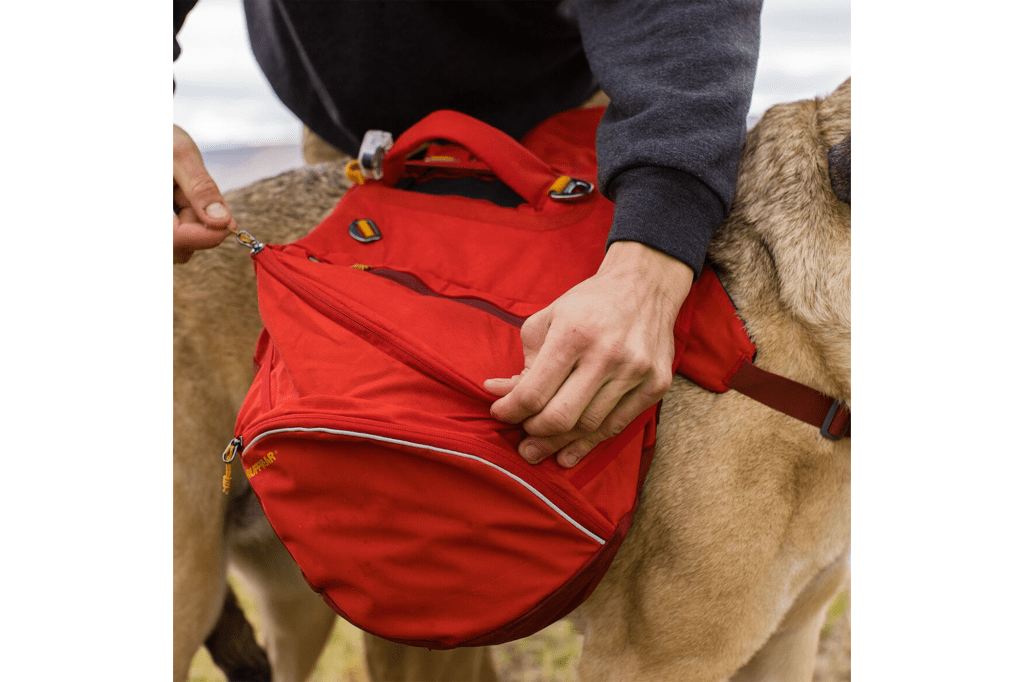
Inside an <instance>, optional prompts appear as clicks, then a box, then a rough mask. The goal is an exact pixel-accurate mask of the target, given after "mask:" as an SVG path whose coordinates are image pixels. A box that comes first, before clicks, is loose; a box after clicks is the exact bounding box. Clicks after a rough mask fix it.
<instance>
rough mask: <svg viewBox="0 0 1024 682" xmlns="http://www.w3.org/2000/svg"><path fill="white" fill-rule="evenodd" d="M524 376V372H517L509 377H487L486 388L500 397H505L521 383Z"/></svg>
mask: <svg viewBox="0 0 1024 682" xmlns="http://www.w3.org/2000/svg"><path fill="white" fill-rule="evenodd" d="M522 376H523V375H522V374H517V375H515V376H514V377H509V378H507V379H487V380H485V381H484V390H485V391H487V392H488V393H491V394H493V395H496V396H498V397H499V398H501V397H504V396H506V395H508V394H509V392H510V391H511V390H512V389H513V388H515V387H516V385H518V384H519V380H520V378H521V377H522Z"/></svg>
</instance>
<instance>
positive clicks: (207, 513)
mask: <svg viewBox="0 0 1024 682" xmlns="http://www.w3.org/2000/svg"><path fill="white" fill-rule="evenodd" d="M851 87H852V86H851V81H849V80H847V81H846V82H845V83H843V84H842V85H841V86H840V87H839V88H838V89H837V90H836V91H835V92H834V93H832V94H831V95H829V96H828V97H825V98H823V99H815V100H809V101H802V102H796V103H792V104H783V105H777V106H775V107H772V108H771V109H769V110H768V111H767V112H766V113H765V114H764V116H763V117H762V118H761V120H760V121H759V122H758V123H757V124H756V125H755V126H754V127H753V128H752V129H751V130H750V131H749V133H748V136H747V140H746V144H745V147H744V152H743V157H742V160H741V163H740V168H739V176H738V184H737V192H736V199H735V201H734V204H733V207H732V210H731V211H730V213H729V215H728V216H727V218H726V220H725V221H724V223H723V224H722V226H721V227H720V228H719V230H718V231H717V232H716V234H715V237H714V238H713V241H712V243H711V245H710V247H709V249H708V261H709V263H710V265H711V266H712V267H714V268H715V269H716V270H717V272H718V273H719V276H720V278H721V280H722V283H723V285H724V286H725V288H726V290H727V291H728V292H729V295H730V296H731V298H732V299H733V301H734V303H735V304H736V306H737V310H738V314H739V315H740V317H741V318H742V319H743V321H744V322H745V324H746V326H747V330H748V332H749V334H750V336H751V338H752V339H753V341H754V342H755V343H756V345H757V349H758V350H757V358H756V364H757V365H758V366H760V367H762V368H764V369H767V370H769V371H772V372H774V373H776V374H781V375H783V376H786V377H788V378H790V379H793V380H795V381H798V382H801V383H803V384H806V385H807V386H810V387H812V388H814V389H817V390H818V391H820V392H822V393H823V394H825V395H829V396H831V397H834V398H837V399H839V400H840V401H842V402H843V403H845V404H846V405H847V406H849V405H850V398H851V379H850V365H851V358H850V326H851V315H850V229H851V226H850V216H851V213H850V149H851V147H850V137H851V135H850V133H851V131H850V100H851ZM348 186H349V180H348V179H347V178H346V177H345V173H344V162H331V163H322V164H317V165H314V166H309V167H307V168H302V169H297V170H294V171H290V172H288V173H285V174H283V175H280V176H278V177H276V178H272V179H268V180H263V181H260V182H257V183H255V184H253V185H250V186H249V187H246V188H243V189H240V190H236V191H233V192H229V193H228V194H227V195H226V196H225V199H226V201H227V202H228V204H229V205H230V206H231V208H232V213H233V215H234V216H235V218H236V220H237V222H238V224H239V226H240V227H242V228H243V229H246V230H249V231H250V232H252V233H253V234H254V235H256V236H257V237H258V238H260V239H261V240H262V241H266V242H269V243H284V242H288V241H291V240H294V239H297V238H299V237H301V236H303V235H304V234H305V232H307V231H308V230H309V229H310V228H311V227H313V226H315V225H317V224H318V223H319V222H320V221H321V220H322V219H323V218H324V217H326V215H327V214H328V213H329V212H330V210H331V209H332V208H333V207H334V205H335V204H336V203H337V201H338V199H339V198H340V197H341V195H342V194H343V193H344V191H345V190H346V189H347V187H348ZM260 328H261V323H260V320H259V315H258V311H257V306H256V296H255V279H254V276H253V269H252V265H251V263H250V262H249V255H248V251H247V250H246V249H243V248H240V247H234V246H233V245H230V244H225V245H222V246H221V247H219V248H216V249H212V250H209V251H204V252H200V253H197V254H196V255H195V257H194V258H193V260H192V262H191V263H190V264H189V265H187V266H184V267H176V268H175V282H174V335H175V336H174V680H175V681H176V682H182V681H183V680H185V678H186V675H187V672H188V667H189V664H190V661H191V659H192V656H193V654H194V653H195V652H196V650H197V649H198V648H199V647H200V646H202V645H203V643H204V642H207V645H208V647H210V648H211V654H215V655H214V660H215V661H217V660H218V655H217V654H216V652H220V651H222V650H230V651H242V652H247V653H244V654H243V655H241V658H243V659H246V660H244V661H237V660H236V661H235V663H233V665H234V666H235V667H234V668H232V670H233V671H235V672H232V670H228V669H227V667H226V666H225V671H226V672H227V673H228V675H229V679H239V678H238V677H235V676H233V675H241V674H243V673H241V672H238V671H241V670H247V671H248V672H247V673H245V674H247V675H249V677H248V679H263V678H259V677H258V676H259V675H267V676H268V677H267V678H269V672H270V671H269V670H268V667H269V668H270V669H272V672H273V679H274V680H275V681H277V682H281V681H284V682H292V681H295V682H298V681H300V680H303V679H305V677H306V676H307V675H308V674H309V672H310V671H311V670H312V667H313V665H314V664H315V662H316V659H317V657H318V656H319V653H320V651H321V649H322V648H323V646H324V643H325V641H326V640H327V638H328V636H329V634H330V631H331V628H332V626H333V624H334V618H335V615H334V612H333V611H331V610H330V609H329V608H328V607H327V606H326V605H324V603H323V602H322V601H321V600H320V598H319V597H318V596H317V595H316V594H314V593H313V592H312V591H311V590H310V589H309V588H308V586H307V585H306V583H305V581H304V579H303V578H302V575H301V573H300V572H299V570H298V568H297V566H296V565H295V564H294V562H292V560H291V558H290V556H289V555H288V553H287V551H286V550H285V549H284V547H283V545H281V543H280V541H279V540H278V539H277V538H276V536H275V535H274V533H273V531H272V529H271V528H270V526H269V524H268V523H267V521H266V518H265V517H264V516H263V514H262V512H261V510H260V508H259V505H258V503H257V502H256V500H255V497H254V494H253V493H252V491H251V489H250V488H249V486H248V485H247V483H246V482H245V477H244V475H242V472H241V471H240V468H239V464H238V462H237V460H236V461H235V462H234V463H233V464H232V465H230V466H232V467H233V468H234V471H233V480H234V484H233V486H232V488H231V492H230V495H228V496H225V495H224V494H223V493H222V491H221V478H222V475H223V474H224V468H225V465H224V464H223V463H222V461H221V458H220V456H219V454H220V452H221V451H222V450H223V449H224V447H225V446H226V445H227V443H228V441H229V440H230V439H231V438H232V436H233V435H234V434H233V433H232V431H233V425H234V420H235V415H236V413H237V410H238V408H239V406H240V404H241V401H242V399H243V397H244V396H245V394H246V391H247V390H248V388H249V384H250V383H251V381H252V350H253V348H254V346H255V340H256V337H257V335H258V333H259V330H260ZM850 442H851V441H850V439H849V438H846V439H843V440H839V441H833V440H828V439H825V438H823V437H822V436H821V435H820V434H819V431H818V429H817V428H815V427H812V426H808V425H807V424H804V423H803V422H800V421H797V420H795V419H793V418H791V417H788V416H786V415H784V414H782V413H779V412H774V411H772V410H771V409H769V408H767V407H765V406H764V405H761V404H760V403H757V402H755V401H753V400H751V399H749V398H747V397H745V396H743V395H740V394H739V393H737V392H735V391H730V392H728V393H724V394H715V393H710V392H708V391H705V390H703V389H701V388H699V387H697V386H695V385H694V384H692V383H690V382H689V381H687V380H686V379H683V378H681V377H676V378H675V379H674V381H673V384H672V387H671V389H670V390H669V392H668V393H667V395H666V396H665V398H664V401H663V404H662V408H661V420H660V425H659V433H658V448H657V451H656V453H655V457H654V462H653V465H652V468H651V470H650V473H649V475H648V477H647V482H646V484H645V487H644V491H643V496H642V499H641V505H640V508H639V510H638V513H637V516H636V519H635V522H634V525H633V528H632V530H631V531H630V534H629V536H628V538H627V539H626V541H625V543H624V544H623V546H622V548H621V549H620V551H619V553H618V555H617V557H616V559H615V561H614V562H613V564H612V566H611V568H610V569H609V571H608V573H607V574H606V576H605V578H604V580H603V581H602V583H601V584H600V585H599V586H598V588H597V590H596V591H595V592H594V593H593V595H591V597H590V598H589V599H588V600H587V601H586V602H585V603H584V604H583V605H582V606H581V607H580V608H579V609H577V610H576V612H575V613H574V614H573V615H572V616H571V617H572V618H573V620H574V621H575V622H576V624H577V627H578V629H579V630H580V631H581V632H582V633H583V634H584V644H583V649H582V654H581V660H580V662H579V666H578V674H579V679H580V680H585V681H587V682H595V681H598V680H614V681H616V682H621V681H624V680H629V681H630V682H643V681H646V680H650V681H652V682H654V681H656V682H666V681H670V680H679V681H686V682H720V681H722V680H733V681H734V682H742V681H746V680H761V681H765V680H779V681H785V682H795V681H799V680H810V679H811V676H812V674H813V670H814V662H815V654H816V651H817V648H818V636H819V632H820V630H821V625H822V623H823V621H824V618H825V613H826V609H827V607H828V606H829V604H830V603H831V601H832V599H833V597H834V596H835V595H836V594H837V593H838V592H839V591H840V590H841V589H843V588H844V587H845V586H846V584H847V581H848V579H849V551H850V456H851V450H850ZM229 564H230V566H231V567H232V568H233V570H234V571H235V572H236V573H237V574H238V575H239V576H240V577H241V578H242V579H243V581H244V582H245V584H246V585H247V586H249V587H250V588H251V589H252V592H253V595H254V599H255V601H256V604H257V608H258V609H259V611H260V615H261V621H262V630H263V637H264V641H263V642H262V645H263V647H264V648H265V650H266V658H265V659H264V658H260V655H261V654H262V651H261V649H260V648H259V647H254V646H252V645H251V643H250V642H248V640H249V639H251V637H252V635H251V630H247V628H246V627H240V626H239V619H238V617H237V614H234V608H237V607H234V608H232V604H233V595H232V594H231V593H230V590H229V588H228V586H227V583H226V578H225V576H226V572H227V568H228V565H229ZM232 614H234V615H233V617H228V616H231V615H232ZM242 620H243V621H244V619H242ZM366 649H367V666H368V669H369V673H370V676H371V678H372V679H374V680H447V681H451V680H462V679H465V680H478V681H490V680H497V676H496V674H495V672H494V668H493V665H492V663H491V661H490V658H489V655H488V653H487V650H486V649H481V648H477V649H456V650H452V651H443V652H437V651H427V650H424V649H415V648H409V647H403V646H401V645H397V644H393V643H389V642H385V641H383V640H379V639H376V638H373V637H370V636H367V639H366ZM221 658H222V660H223V656H221ZM268 660H269V666H268V663H267V661H268ZM247 666H248V667H247ZM257 669H258V671H257V672H252V671H253V670H257Z"/></svg>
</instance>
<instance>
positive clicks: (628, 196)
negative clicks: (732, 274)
mask: <svg viewBox="0 0 1024 682" xmlns="http://www.w3.org/2000/svg"><path fill="white" fill-rule="evenodd" d="M607 195H608V197H609V198H610V199H611V200H612V201H613V202H615V219H614V221H613V222H612V228H611V231H610V232H609V233H608V243H607V245H606V248H607V246H610V245H611V244H612V243H614V242H619V241H632V242H640V243H641V244H646V245H647V246H650V247H652V248H655V249H658V250H659V251H661V252H663V253H666V254H668V255H670V256H672V257H673V258H675V259H677V260H680V261H682V262H683V263H685V264H686V265H688V266H689V267H690V268H691V269H692V270H693V273H694V277H696V276H697V275H698V274H700V271H701V268H702V267H703V266H704V256H705V254H706V253H707V248H708V243H709V242H710V241H711V235H712V233H713V232H714V231H715V228H717V227H718V225H719V223H721V222H722V219H723V218H724V217H725V208H724V207H723V206H722V202H721V200H719V198H718V197H717V196H716V195H715V194H714V193H713V192H712V191H711V190H710V189H709V188H708V186H707V185H705V184H704V183H703V182H701V181H700V180H698V179H697V178H695V177H693V176H692V175H690V174H689V173H685V172H683V171H679V170H675V169H673V168H664V167H657V166H644V167H637V168H630V169H628V170H625V171H623V172H621V173H619V174H618V175H616V176H615V177H614V178H613V179H612V181H611V182H610V183H609V185H608V188H607Z"/></svg>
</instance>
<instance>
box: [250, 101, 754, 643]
mask: <svg viewBox="0 0 1024 682" xmlns="http://www.w3.org/2000/svg"><path fill="white" fill-rule="evenodd" d="M601 113H602V111H601V110H599V109H580V110H573V111H568V112H565V113H563V114H559V115H557V116H555V117H553V118H551V119H549V120H547V121H545V122H544V123H542V124H541V125H540V126H538V127H537V128H536V129H535V130H533V131H531V132H530V133H529V134H528V135H527V136H526V137H525V138H524V139H523V140H522V142H521V143H520V142H517V141H515V140H513V139H512V138H510V137H508V136H507V135H505V134H503V133H501V132H499V131H498V130H495V129H494V128H491V127H490V126H487V125H485V124H483V123H482V122H480V121H477V120H475V119H472V118H470V117H467V116H464V115H462V114H458V113H455V112H451V111H442V112H437V113H434V114H432V115H430V116H428V117H427V118H426V119H424V120H423V121H421V122H420V123H418V124H416V125H415V126H413V127H412V128H410V129H409V130H408V131H407V132H406V133H404V134H403V135H402V136H401V137H400V138H399V139H398V140H397V141H396V142H395V144H394V146H393V147H392V148H391V150H390V151H389V152H388V153H387V155H386V156H385V157H384V159H383V164H382V175H381V177H380V179H377V180H374V179H365V178H362V177H361V178H360V180H365V182H362V183H361V184H359V185H357V186H354V187H353V188H352V189H351V190H349V191H348V192H347V193H346V194H345V195H344V197H343V198H342V199H341V200H340V202H339V203H338V205H337V207H336V208H335V210H334V211H333V212H332V213H331V215H330V216H329V217H328V218H327V219H326V220H324V221H323V223H321V224H320V225H319V226H317V227H316V228H315V229H314V230H313V231H312V232H311V233H310V234H309V235H307V236H306V237H304V238H302V239H300V240H298V241H296V242H294V243H291V244H285V245H262V244H259V243H258V242H255V241H250V245H251V246H252V247H253V255H252V258H253V262H254V264H255V268H256V274H257V286H258V297H259V308H260V315H261V317H262V319H263V323H264V325H265V328H264V330H263V332H262V334H261V336H260V338H259V342H258V344H257V348H256V354H255V360H256V365H257V371H256V376H255V380H254V382H253V384H252V387H251V389H250V391H249V393H248V395H247V397H246V399H245V401H244V404H243V405H242V408H241V410H240V413H239V415H238V420H237V423H236V427H235V434H236V436H237V438H236V440H235V441H233V446H232V448H236V447H237V449H238V450H240V451H241V460H242V464H243V466H244V468H245V473H246V476H247V477H248V478H249V481H250V483H251V485H252V488H253V490H254V491H255V493H256V495H257V496H258V498H259V501H260V503H261V505H262V507H263V509H264V511H265V513H266V515H267V518H268V519H269V520H270V523H271V525H272V526H273V528H274V530H275V532H276V533H277V535H278V536H279V537H280V539H281V540H282V542H283V543H284V545H285V547H287V549H288V551H289V552H290V553H291V555H292V557H293V558H294V559H295V561H296V562H297V563H298V565H299V567H300V568H301V569H302V572H303V574H304V575H305V577H306V580H307V581H308V582H309V584H310V586H311V587H312V588H313V589H314V590H316V591H317V592H318V593H319V594H320V595H321V596H322V597H323V599H324V600H325V601H326V602H327V603H328V604H329V605H330V606H331V607H332V608H333V609H334V610H335V611H337V612H338V613H339V614H340V615H341V616H343V617H344V618H345V619H347V620H348V621H350V622H352V623H353V624H355V625H356V626H358V627H360V628H362V629H363V630H366V631H369V632H371V633H373V634H376V635H378V636H380V637H384V638H386V639H389V640H392V641H395V642H400V643H404V644H412V645H420V646H426V647H430V648H435V649H445V648H451V647H456V646H469V645H484V644H496V643H501V642H506V641H510V640H513V639H517V638H520V637H524V636H526V635H530V634H532V633H534V632H536V631H537V630H539V629H541V628H543V627H545V626H547V625H549V624H550V623H553V622H554V621H556V620H558V619H559V618H561V617H562V616H564V615H566V614H567V613H569V612H570V611H571V610H573V609H574V608H575V607H576V606H578V605H579V604H580V603H582V602H583V600H584V599H586V598H587V596H588V595H589V594H590V593H591V592H592V591H593V589H594V588H595V587H596V586H597V584H598V582H599V581H600V579H601V577H602V576H603V575H604V573H605V571H606V570H607V568H608V566H609V565H610V563H611V561H612V559H613V558H614V556H615V552H616V550H617V549H618V548H619V546H620V545H621V544H622V541H623V539H624V538H625V537H626V533H627V532H628V530H629V527H630V524H631V523H632V520H633V515H634V512H635V511H636V508H637V504H638V500H639V495H640V492H641V489H642V486H643V482H644V477H645V475H646V472H647V470H648V467H649V465H650V462H651V456H652V453H653V449H654V442H655V426H656V421H657V407H652V408H650V409H648V410H647V411H646V412H644V413H643V414H642V415H640V416H639V417H638V418H637V419H636V420H635V421H634V422H633V423H632V424H631V425H630V426H629V427H628V428H627V429H626V430H625V431H624V432H623V433H622V434H620V435H619V436H618V437H616V438H614V439H611V440H609V441H606V442H604V443H602V444H601V445H599V446H598V447H597V448H595V449H594V450H593V451H592V452H591V453H590V454H589V455H588V456H587V457H586V458H585V459H583V460H582V462H581V463H580V464H579V465H578V466H577V467H575V468H573V469H563V468H561V467H559V466H558V465H557V464H556V463H555V461H554V459H553V458H549V459H548V460H546V461H544V462H542V463H541V464H537V465H531V464H528V463H527V462H526V461H524V460H523V459H522V458H521V457H520V456H519V454H518V453H517V451H516V448H517V445H518V443H519V442H520V440H521V439H522V438H523V436H524V431H523V430H522V429H521V428H520V427H519V426H510V425H508V424H504V423H502V422H500V421H497V420H495V419H493V418H492V417H491V416H490V412H489V408H490V406H491V403H492V402H493V401H494V400H495V397H494V396H493V395H491V394H489V393H488V392H486V391H485V390H484V389H483V387H482V384H483V381H484V380H485V379H488V378H491V377H508V376H512V375H513V374H516V373H517V372H519V371H520V370H521V369H522V366H523V354H522V344H521V341H520V337H519V328H520V326H521V325H522V323H523V320H525V319H526V318H527V317H529V316H530V315H532V314H533V313H535V312H537V311H539V310H541V309H542V308H544V307H545V306H547V305H548V304H549V303H551V302H552V301H553V300H554V299H556V298H557V297H558V296H559V295H561V294H562V293H564V292H565V291H567V290H568V289H569V288H571V287H572V286H573V285H575V284H577V283H578V282H580V281H582V280H584V279H586V278H587V277H589V276H591V275H592V274H594V273H595V272H596V271H597V269H598V266H599V265H600V263H601V260H602V258H603V256H604V251H605V239H606V237H607V233H608V229H609V226H610V225H611V222H612V210H613V205H612V203H611V202H610V201H608V200H607V199H606V198H604V197H603V196H601V195H600V194H599V193H598V192H596V191H591V190H592V188H593V183H595V182H596V174H597V163H596V156H595V152H594V137H595V134H596V129H597V124H598V121H599V120H600V117H601ZM465 178H471V179H472V180H473V181H474V182H478V183H497V182H498V181H500V183H503V184H504V185H505V186H507V188H509V189H510V190H511V192H514V194H515V195H516V201H515V202H506V203H510V204H513V205H500V204H499V203H494V202H492V201H488V200H483V199H474V198H467V197H465V196H451V195H449V196H439V195H437V194H429V193H424V192H423V191H417V189H418V188H420V187H422V186H426V185H429V184H430V183H432V182H434V183H436V181H438V180H441V181H442V184H443V181H458V180H460V179H465ZM705 290H706V291H707V292H709V293H708V295H709V296H711V297H712V298H715V297H717V300H718V305H705V306H702V307H700V308H699V309H695V306H694V305H692V304H690V303H689V302H690V300H693V301H696V300H698V299H701V298H702V297H703V298H705V299H706V298H707V297H706V296H703V294H701V293H700V292H701V291H705ZM695 316H696V317H695ZM702 316H703V317H704V318H707V319H705V320H704V321H703V322H700V321H699V320H701V319H702ZM695 325H696V326H698V327H701V326H702V327H704V328H707V329H713V330H715V334H717V335H719V336H725V337H728V338H729V339H730V341H729V342H728V343H727V344H725V346H719V345H718V344H710V345H708V344H704V345H708V347H707V348H704V347H703V345H702V342H701V341H700V340H699V339H697V340H695V341H693V340H692V339H691V336H692V335H691V333H690V331H691V328H693V327H694V326H695ZM676 332H677V334H676V335H677V363H678V362H679V361H680V359H681V358H682V357H683V353H682V351H683V349H684V348H685V347H686V346H687V345H690V346H692V347H693V348H695V349H696V350H697V352H696V353H691V354H690V356H689V357H690V359H689V360H688V363H689V370H688V374H689V375H692V376H694V377H696V379H695V380H697V381H698V382H701V381H702V379H701V377H702V376H706V379H705V380H703V383H704V384H705V385H708V387H709V388H712V389H713V390H721V391H724V390H727V386H725V385H724V384H722V378H723V377H725V376H728V375H729V371H730V370H733V371H734V370H735V367H736V366H737V365H738V364H739V363H741V362H742V361H743V360H744V359H747V360H749V359H751V358H752V357H753V350H754V349H753V344H752V343H751V342H750V341H749V339H748V338H747V335H746V333H745V331H744V330H743V325H742V322H740V321H739V319H738V318H737V317H736V315H735V313H734V310H733V307H732V305H731V303H729V301H728V297H727V296H726V295H725V292H724V291H722V289H721V286H720V285H718V281H717V279H716V278H715V277H714V273H713V272H711V271H710V269H708V270H706V271H705V274H704V275H703V276H702V277H701V278H699V279H698V281H697V282H695V284H694V288H693V293H691V295H690V297H689V299H688V304H687V305H686V306H684V308H683V310H682V311H681V312H680V316H679V321H678V323H677V328H676ZM722 348H724V350H722ZM232 452H234V449H233V450H232Z"/></svg>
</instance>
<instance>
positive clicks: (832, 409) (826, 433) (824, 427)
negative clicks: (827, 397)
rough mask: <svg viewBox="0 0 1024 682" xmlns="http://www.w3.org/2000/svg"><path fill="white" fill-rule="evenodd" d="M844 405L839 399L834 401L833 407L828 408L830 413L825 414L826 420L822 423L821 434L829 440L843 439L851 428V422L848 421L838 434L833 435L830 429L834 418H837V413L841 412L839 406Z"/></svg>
mask: <svg viewBox="0 0 1024 682" xmlns="http://www.w3.org/2000/svg"><path fill="white" fill-rule="evenodd" d="M840 407H842V403H840V402H839V401H838V400H833V401H832V407H830V408H828V414H826V415H825V421H823V422H822V423H821V435H823V436H824V437H825V438H828V439H829V440H842V439H843V438H845V437H846V434H847V432H849V430H850V423H849V422H847V423H846V428H845V429H843V432H842V433H841V434H839V435H838V436H833V435H832V434H831V433H829V431H828V427H830V426H832V420H833V419H835V418H836V413H837V412H839V408H840Z"/></svg>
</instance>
